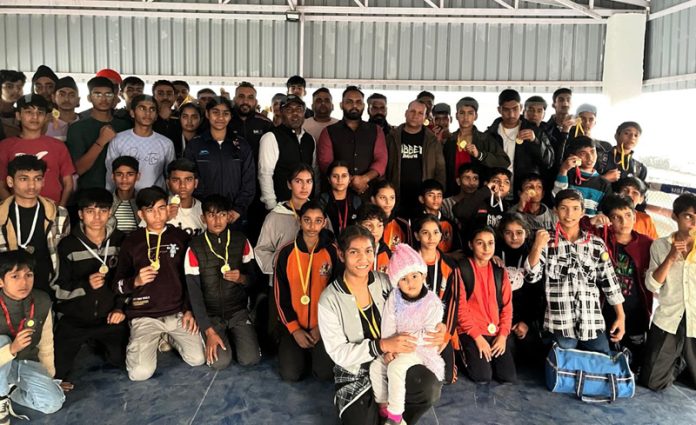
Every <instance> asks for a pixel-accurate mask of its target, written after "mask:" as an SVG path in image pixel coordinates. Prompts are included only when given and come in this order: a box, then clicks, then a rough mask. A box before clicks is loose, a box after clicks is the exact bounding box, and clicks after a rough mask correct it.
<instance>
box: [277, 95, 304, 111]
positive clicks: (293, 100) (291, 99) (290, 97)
mask: <svg viewBox="0 0 696 425" xmlns="http://www.w3.org/2000/svg"><path fill="white" fill-rule="evenodd" d="M291 103H296V104H298V105H302V107H303V108H305V107H306V105H305V102H304V100H302V98H301V97H299V96H295V95H294V94H289V95H287V96H286V97H285V99H283V100H281V101H280V109H283V108H285V107H286V106H287V105H289V104H291Z"/></svg>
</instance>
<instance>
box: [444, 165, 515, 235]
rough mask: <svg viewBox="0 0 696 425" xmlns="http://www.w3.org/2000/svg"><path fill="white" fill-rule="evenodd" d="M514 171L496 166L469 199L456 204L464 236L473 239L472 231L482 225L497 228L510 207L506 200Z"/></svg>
mask: <svg viewBox="0 0 696 425" xmlns="http://www.w3.org/2000/svg"><path fill="white" fill-rule="evenodd" d="M510 180H512V173H511V172H510V170H508V169H506V168H494V169H492V170H491V173H490V177H489V178H488V180H487V181H486V182H485V184H484V185H483V186H482V187H481V189H478V190H477V191H476V192H475V193H474V194H473V195H472V196H471V198H469V199H466V200H465V201H461V202H458V203H457V204H456V205H455V206H454V211H453V212H454V215H455V217H457V220H459V222H460V223H461V224H462V237H463V238H464V240H470V239H471V236H472V235H471V232H472V231H473V230H474V229H476V228H480V227H485V226H491V227H493V228H496V227H497V226H498V222H500V219H501V218H502V216H503V213H504V212H505V211H506V210H507V209H508V202H507V201H506V200H505V199H506V198H507V196H508V194H510Z"/></svg>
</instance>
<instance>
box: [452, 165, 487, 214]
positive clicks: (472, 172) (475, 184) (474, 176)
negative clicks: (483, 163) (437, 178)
mask: <svg viewBox="0 0 696 425" xmlns="http://www.w3.org/2000/svg"><path fill="white" fill-rule="evenodd" d="M455 182H456V184H457V186H459V193H457V194H455V195H452V196H450V197H448V198H445V199H444V200H443V201H442V214H443V215H444V216H445V217H447V218H449V219H450V220H454V222H455V223H457V224H459V222H458V221H457V218H456V217H455V216H454V211H453V209H454V206H455V205H456V204H457V203H458V202H461V201H463V200H465V199H470V198H471V196H472V195H473V194H474V193H475V192H476V191H477V190H478V188H479V186H480V182H481V169H480V168H479V167H478V166H477V165H476V164H473V163H468V164H462V165H460V166H459V169H458V170H457V178H456V180H455Z"/></svg>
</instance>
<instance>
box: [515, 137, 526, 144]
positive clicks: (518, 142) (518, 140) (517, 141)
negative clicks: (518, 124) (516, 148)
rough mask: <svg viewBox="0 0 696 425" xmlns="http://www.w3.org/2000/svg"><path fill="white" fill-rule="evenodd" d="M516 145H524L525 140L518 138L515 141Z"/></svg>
mask: <svg viewBox="0 0 696 425" xmlns="http://www.w3.org/2000/svg"><path fill="white" fill-rule="evenodd" d="M515 143H517V144H518V145H521V144H522V143H524V140H522V139H520V138H517V139H515Z"/></svg>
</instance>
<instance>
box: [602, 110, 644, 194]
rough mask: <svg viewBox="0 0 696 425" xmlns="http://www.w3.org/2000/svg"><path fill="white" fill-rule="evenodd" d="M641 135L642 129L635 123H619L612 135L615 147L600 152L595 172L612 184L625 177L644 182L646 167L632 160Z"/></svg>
mask: <svg viewBox="0 0 696 425" xmlns="http://www.w3.org/2000/svg"><path fill="white" fill-rule="evenodd" d="M642 133H643V129H642V128H641V127H640V124H638V123H637V122H634V121H626V122H623V123H621V124H620V125H619V127H618V128H617V129H616V134H615V135H614V139H616V146H614V147H613V148H611V149H609V150H606V151H602V152H601V154H600V155H599V157H598V158H597V172H599V174H601V175H602V176H603V177H604V178H605V179H607V180H608V181H610V182H612V183H614V182H616V181H617V180H619V179H621V178H625V177H637V178H639V179H640V180H642V181H645V178H646V177H647V175H648V169H647V167H646V166H645V165H643V163H642V162H640V161H638V160H636V159H635V158H633V153H634V151H635V148H636V146H638V142H639V141H640V136H641V134H642Z"/></svg>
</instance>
